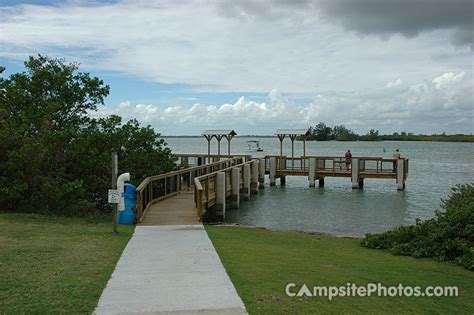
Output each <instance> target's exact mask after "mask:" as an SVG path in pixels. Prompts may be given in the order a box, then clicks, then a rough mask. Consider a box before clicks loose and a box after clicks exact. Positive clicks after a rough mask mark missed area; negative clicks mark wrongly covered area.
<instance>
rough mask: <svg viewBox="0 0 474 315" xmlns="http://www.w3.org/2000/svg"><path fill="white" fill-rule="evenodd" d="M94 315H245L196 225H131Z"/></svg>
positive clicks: (214, 254)
mask: <svg viewBox="0 0 474 315" xmlns="http://www.w3.org/2000/svg"><path fill="white" fill-rule="evenodd" d="M95 313H96V314H246V310H245V306H244V304H243V303H242V300H241V299H240V297H239V296H238V294H237V292H236V291H235V288H234V286H233V284H232V282H231V281H230V279H229V277H228V275H227V273H226V271H225V270H224V267H223V266H222V263H221V261H220V259H219V257H218V256H217V253H216V251H215V249H214V246H213V245H212V243H211V241H210V239H209V237H208V236H207V233H206V231H205V230H204V227H203V226H202V224H198V225H161V226H137V227H136V229H135V233H134V235H133V237H132V239H131V240H130V242H129V243H128V245H127V247H126V248H125V250H124V252H123V254H122V256H121V257H120V260H119V262H118V263H117V266H116V268H115V271H114V272H113V274H112V277H111V278H110V280H109V282H108V284H107V287H106V288H105V289H104V292H103V293H102V296H101V298H100V300H99V303H98V305H97V308H96V309H95Z"/></svg>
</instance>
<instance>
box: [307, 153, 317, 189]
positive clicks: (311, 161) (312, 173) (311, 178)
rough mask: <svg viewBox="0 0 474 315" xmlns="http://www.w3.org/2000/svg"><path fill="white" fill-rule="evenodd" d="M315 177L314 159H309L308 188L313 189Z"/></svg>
mask: <svg viewBox="0 0 474 315" xmlns="http://www.w3.org/2000/svg"><path fill="white" fill-rule="evenodd" d="M315 177H316V159H315V158H310V159H309V176H308V179H309V187H314V180H315Z"/></svg>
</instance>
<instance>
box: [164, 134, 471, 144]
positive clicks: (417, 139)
mask: <svg viewBox="0 0 474 315" xmlns="http://www.w3.org/2000/svg"><path fill="white" fill-rule="evenodd" d="M444 137H445V138H444ZM160 138H163V139H167V138H190V139H191V138H203V136H160ZM235 138H276V136H273V135H258V136H256V135H243V136H235ZM297 141H301V140H299V139H297ZM306 141H317V142H331V141H337V142H394V141H397V142H398V141H403V142H423V141H424V142H464V143H472V142H474V136H472V135H462V136H459V135H452V136H411V137H410V139H374V140H369V139H363V140H306Z"/></svg>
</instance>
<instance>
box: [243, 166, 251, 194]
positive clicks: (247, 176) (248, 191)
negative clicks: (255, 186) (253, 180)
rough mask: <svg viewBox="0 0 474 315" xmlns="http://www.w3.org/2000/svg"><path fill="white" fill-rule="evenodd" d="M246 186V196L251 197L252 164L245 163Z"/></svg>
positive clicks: (244, 190) (244, 191)
mask: <svg viewBox="0 0 474 315" xmlns="http://www.w3.org/2000/svg"><path fill="white" fill-rule="evenodd" d="M243 178H244V188H243V191H242V193H243V195H244V196H245V197H246V198H250V165H249V164H245V165H244V176H243Z"/></svg>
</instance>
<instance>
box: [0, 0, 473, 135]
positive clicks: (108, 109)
mask: <svg viewBox="0 0 474 315" xmlns="http://www.w3.org/2000/svg"><path fill="white" fill-rule="evenodd" d="M427 6H430V8H429V9H427ZM417 7H420V8H424V9H423V10H416V8H417ZM369 13H370V14H369ZM367 14H369V15H370V16H368V15H367ZM472 27H473V17H472V2H471V1H465V0H453V1H449V2H447V1H444V0H430V1H428V0H418V1H411V2H404V1H396V0H387V1H384V2H383V3H381V4H377V3H374V2H373V1H369V0H360V1H358V2H357V6H355V7H354V3H352V2H347V1H343V0H332V1H326V0H303V1H298V2H291V1H290V2H286V1H270V0H261V1H258V2H252V1H244V0H236V1H232V2H223V1H212V0H210V1H206V2H202V1H191V0H189V1H179V2H177V1H171V0H160V1H145V0H137V1H131V0H117V1H84V0H73V1H11V0H3V1H2V2H0V64H1V65H3V66H6V67H7V72H6V75H8V73H11V72H17V71H21V70H22V63H23V61H24V60H25V58H26V57H27V56H28V55H35V54H38V53H41V54H45V55H49V56H54V57H64V58H66V59H67V60H68V61H76V62H80V63H81V70H83V71H87V72H90V73H91V74H92V75H94V76H97V77H100V78H101V79H103V80H104V81H105V82H106V83H107V84H109V85H110V87H111V93H110V96H109V97H108V98H107V100H106V105H105V106H104V107H101V108H100V110H99V113H97V114H98V115H109V114H119V115H122V116H123V117H124V118H125V119H131V118H137V119H138V120H139V121H141V122H142V123H144V124H151V125H152V126H153V127H155V128H156V129H158V130H159V131H160V132H162V133H163V134H170V135H179V134H199V133H200V132H201V131H202V130H203V129H207V128H221V127H232V128H234V129H236V130H238V131H239V133H241V134H243V133H245V134H248V133H251V134H271V133H273V131H274V130H275V129H277V128H280V127H295V128H296V127H298V128H299V127H308V126H310V125H315V124H317V123H318V122H320V121H324V122H326V123H327V124H329V125H336V124H338V125H339V124H344V125H346V126H347V127H349V128H351V129H353V130H355V131H357V132H366V131H367V130H369V129H372V128H375V129H379V130H380V131H381V132H387V133H391V132H394V131H402V130H405V131H412V132H415V133H438V132H448V133H458V132H461V133H472V132H473V130H474V126H473V119H474V118H473V107H474V105H473V103H474V96H473V89H472V86H473V85H474V84H473V73H472V70H473V49H472V45H473V42H472V41H473V39H472V37H473V33H472Z"/></svg>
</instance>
